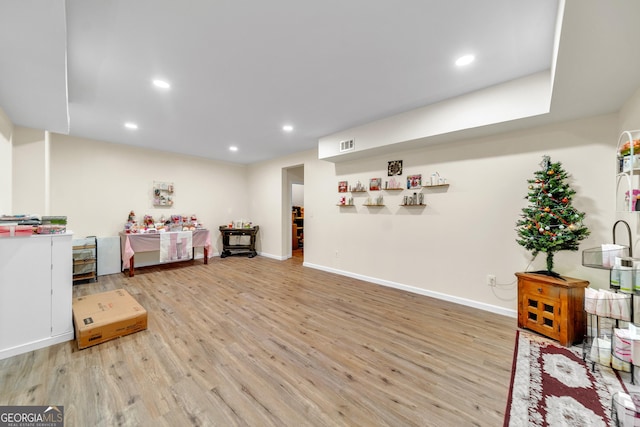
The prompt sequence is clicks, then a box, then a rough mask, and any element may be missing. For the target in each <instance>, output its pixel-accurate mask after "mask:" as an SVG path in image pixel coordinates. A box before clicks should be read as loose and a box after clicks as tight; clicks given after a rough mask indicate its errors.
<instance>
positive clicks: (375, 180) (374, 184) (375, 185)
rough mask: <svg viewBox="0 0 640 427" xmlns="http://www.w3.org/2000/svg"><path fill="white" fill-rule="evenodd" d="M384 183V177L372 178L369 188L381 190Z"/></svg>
mask: <svg viewBox="0 0 640 427" xmlns="http://www.w3.org/2000/svg"><path fill="white" fill-rule="evenodd" d="M381 185H382V178H371V179H370V180H369V190H370V191H380V186H381Z"/></svg>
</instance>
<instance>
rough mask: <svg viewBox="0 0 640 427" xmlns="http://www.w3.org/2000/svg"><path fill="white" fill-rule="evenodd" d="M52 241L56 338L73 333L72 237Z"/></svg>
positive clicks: (52, 325)
mask: <svg viewBox="0 0 640 427" xmlns="http://www.w3.org/2000/svg"><path fill="white" fill-rule="evenodd" d="M51 239H52V242H53V246H52V248H51V249H52V251H51V265H52V270H51V336H56V335H60V334H65V333H68V332H71V331H73V320H72V316H71V312H72V307H71V302H72V299H73V255H72V249H71V246H72V243H71V235H59V236H52V237H51Z"/></svg>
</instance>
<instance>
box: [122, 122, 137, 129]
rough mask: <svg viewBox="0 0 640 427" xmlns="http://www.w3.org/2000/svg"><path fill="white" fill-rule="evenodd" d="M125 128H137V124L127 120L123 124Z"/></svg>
mask: <svg viewBox="0 0 640 427" xmlns="http://www.w3.org/2000/svg"><path fill="white" fill-rule="evenodd" d="M124 127H126V128H127V129H138V125H137V124H135V123H131V122H127V123H125V124H124Z"/></svg>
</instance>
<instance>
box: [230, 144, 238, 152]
mask: <svg viewBox="0 0 640 427" xmlns="http://www.w3.org/2000/svg"><path fill="white" fill-rule="evenodd" d="M229 151H238V147H236V146H235V145H232V146H231V147H229Z"/></svg>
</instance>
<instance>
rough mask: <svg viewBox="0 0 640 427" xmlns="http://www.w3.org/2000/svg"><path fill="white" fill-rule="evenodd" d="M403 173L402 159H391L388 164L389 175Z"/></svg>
mask: <svg viewBox="0 0 640 427" xmlns="http://www.w3.org/2000/svg"><path fill="white" fill-rule="evenodd" d="M397 175H402V160H391V161H390V162H389V164H388V165H387V176H397Z"/></svg>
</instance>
